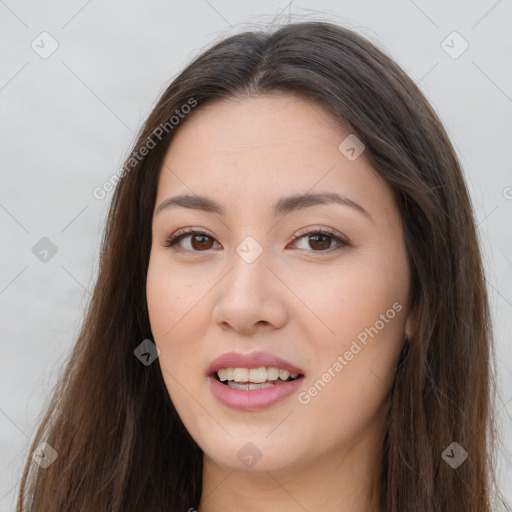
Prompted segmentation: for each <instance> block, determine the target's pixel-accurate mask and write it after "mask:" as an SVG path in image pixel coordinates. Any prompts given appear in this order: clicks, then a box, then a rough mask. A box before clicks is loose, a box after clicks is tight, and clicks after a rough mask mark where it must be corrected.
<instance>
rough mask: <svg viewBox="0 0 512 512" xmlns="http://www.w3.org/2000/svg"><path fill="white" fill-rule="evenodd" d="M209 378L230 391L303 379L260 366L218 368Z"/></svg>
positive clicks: (280, 370)
mask: <svg viewBox="0 0 512 512" xmlns="http://www.w3.org/2000/svg"><path fill="white" fill-rule="evenodd" d="M210 377H212V378H213V379H215V380H216V381H217V382H220V383H221V384H223V385H224V386H227V387H229V388H231V389H240V390H245V391H251V390H255V389H267V388H271V387H273V386H279V385H283V384H286V383H287V382H293V381H295V380H297V379H301V378H303V377H304V375H303V374H302V373H290V372H289V371H288V370H285V369H283V368H277V367H275V366H270V367H265V366H260V367H259V368H240V367H238V368H234V367H229V368H220V369H219V370H218V371H216V372H213V373H212V374H210Z"/></svg>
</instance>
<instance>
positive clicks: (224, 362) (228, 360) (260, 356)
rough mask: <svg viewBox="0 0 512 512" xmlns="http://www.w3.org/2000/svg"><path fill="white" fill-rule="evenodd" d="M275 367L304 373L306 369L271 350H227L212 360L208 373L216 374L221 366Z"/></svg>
mask: <svg viewBox="0 0 512 512" xmlns="http://www.w3.org/2000/svg"><path fill="white" fill-rule="evenodd" d="M262 366H265V367H269V366H271V367H274V368H280V369H283V370H288V371H289V372H290V373H299V374H301V375H304V371H303V370H301V369H300V368H298V367H297V366H295V365H293V364H292V363H290V362H288V361H285V360H284V359H281V358H280V357H277V356H275V355H274V354H271V353H270V352H251V353H249V354H243V353H241V352H226V353H225V354H222V355H220V356H219V357H217V358H216V359H214V360H213V361H212V363H211V364H210V366H209V367H208V375H214V374H215V373H216V372H217V371H218V370H219V369H220V368H249V369H251V368H260V367H262Z"/></svg>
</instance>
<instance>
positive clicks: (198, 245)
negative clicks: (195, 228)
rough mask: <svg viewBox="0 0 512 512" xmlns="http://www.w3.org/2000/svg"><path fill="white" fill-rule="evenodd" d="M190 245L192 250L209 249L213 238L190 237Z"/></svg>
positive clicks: (206, 236)
mask: <svg viewBox="0 0 512 512" xmlns="http://www.w3.org/2000/svg"><path fill="white" fill-rule="evenodd" d="M190 245H191V246H192V248H193V249H194V250H201V249H211V248H212V245H213V238H212V237H211V236H208V235H192V236H191V239H190Z"/></svg>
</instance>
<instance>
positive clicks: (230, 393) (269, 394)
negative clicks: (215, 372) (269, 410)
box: [208, 375, 304, 411]
mask: <svg viewBox="0 0 512 512" xmlns="http://www.w3.org/2000/svg"><path fill="white" fill-rule="evenodd" d="M303 380H304V378H303V377H299V378H298V379H295V380H292V381H290V382H285V383H283V384H274V385H273V386H272V387H271V388H265V389H251V390H243V389H231V388H230V387H228V386H226V385H225V384H222V382H220V381H218V380H217V379H216V378H215V377H213V376H211V375H209V376H208V384H209V385H210V389H211V390H212V393H213V394H214V395H215V397H216V398H217V399H218V400H219V401H220V402H221V403H223V404H224V405H227V406H228V407H232V408H233V409H239V410H241V411H255V410H258V409H263V408H264V407H270V406H271V405H273V404H275V403H277V402H279V401H280V400H284V399H285V398H286V397H287V396H289V395H291V394H292V393H293V392H296V391H297V389H298V388H299V387H300V386H301V385H302V381H303Z"/></svg>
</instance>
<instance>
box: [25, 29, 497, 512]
mask: <svg viewBox="0 0 512 512" xmlns="http://www.w3.org/2000/svg"><path fill="white" fill-rule="evenodd" d="M116 181H118V185H117V187H116V190H115V193H114V197H113V200H112V204H111V209H110V213H109V218H108V222H107V226H106V231H105V234H104V239H103V245H102V252H101V260H100V270H99V276H98V281H97V284H96V287H95V290H94V294H93V297H92V299H91V302H90V305H89V308H88V311H87V314H86V317H85V320H84V324H83V327H82V330H81V333H80V336H79V338H78V341H77V344H76V347H75V348H74V351H73V353H72V356H71V358H70V361H69V363H68V365H67V367H66V369H65V371H64V372H63V375H62V378H61V380H60V383H59V385H58V387H57V388H56V390H55V393H54V396H53V401H52V404H51V406H50V407H49V409H48V411H47V413H46V416H45V417H44V420H43V422H42V424H41V426H40V428H39V430H38V432H37V434H36V438H35V439H34V442H33V445H32V452H33V457H31V459H30V460H29V461H28V462H27V464H26V468H25V472H24V477H23V480H22V485H21V488H20V494H19V502H18V511H19V512H21V511H22V510H31V511H32V512H37V511H39V510H52V511H64V510H77V511H78V510H81V511H89V510H90V511H93V510H95V511H100V510H101V511H107V510H115V511H117V510H119V511H121V510H122V511H130V510H133V511H140V510H148V511H149V510H151V511H158V510H162V511H163V510H165V511H169V510H172V511H179V510H183V511H185V510H189V511H193V510H199V512H213V511H220V510H222V511H231V510H264V509H265V510H280V511H291V510H324V511H330V510H333V511H334V510H336V511H342V512H346V511H347V512H348V511H352V512H359V511H361V512H362V511H365V512H370V511H371V512H377V511H386V512H392V511H406V510H414V511H425V512H426V511H429V512H430V511H432V512H433V511H439V512H441V511H442V512H455V511H459V510H464V511H466V512H489V511H491V510H493V508H492V507H493V506H494V504H495V501H494V497H493V485H494V484H495V476H494V462H493V449H494V448H493V447H494V444H493V442H494V438H495V431H494V428H493V426H492V422H491V423H490V424H489V422H490V421H491V420H492V419H493V396H494V395H493V390H494V376H493V375H494V374H493V364H492V363H493V343H492V335H491V329H490V319H489V310H488V301H487V294H486V289H485V279H484V272H483V269H482V262H481V256H480V249H479V246H478V242H477V236H476V230H475V223H474V218H473V214H472V209H471V204H470V200H469V197H468V192H467V188H466V186H465V183H464V180H463V176H462V172H461V168H460V165H459V163H458V161H457V158H456V156H455V153H454V150H453V148H452V145H451V143H450V141H449V139H448V137H447V135H446V132H445V131H444V129H443V127H442V125H441V123H440V121H439V119H438V117H437V116H436V114H435V113H434V112H433V110H432V108H431V107H430V105H429V104H428V102H427V101H426V99H425V98H424V96H423V95H422V94H421V92H420V91H419V90H418V88H417V87H416V86H415V84H414V83H413V82H412V81H411V79H410V78H408V77H407V76H406V74H405V73H404V72H403V71H402V70H401V69H400V68H399V67H398V66H397V64H396V63H394V62H393V61H392V60H391V59H390V58H389V57H388V56H387V55H386V54H385V53H384V52H383V51H381V50H379V49H377V48H376V47H375V46H374V45H372V44H371V43H370V42H368V41H367V40H365V39H364V38H362V37H361V36H359V35H357V34H355V33H353V32H351V31H349V30H347V29H345V28H341V27H338V26H336V25H333V24H330V23H326V22H305V23H293V24H289V25H286V26H284V27H282V28H280V29H279V30H277V31H275V32H270V33H261V32H256V33H255V32H247V33H243V34H238V35H235V36H232V37H229V38H228V39H226V40H224V41H221V42H219V43H217V44H215V45H214V46H213V47H211V48H210V49H208V50H207V51H206V52H204V53H203V54H202V55H200V56H199V57H198V58H196V59H195V60H194V61H193V62H192V63H191V64H190V65H189V66H188V67H187V68H186V69H185V70H184V71H183V72H182V73H181V74H180V75H179V76H178V77H177V78H176V79H175V80H174V81H173V82H172V84H171V85H170V86H169V88H168V89H167V90H166V91H165V93H164V94H163V96H162V97H161V98H160V100H159V101H158V103H157V105H156V106H155V108H154V109H153V111H152V112H151V114H150V116H149V118H148V119H147V121H146V122H145V124H144V126H143V128H142V130H141V133H140V136H139V139H138V141H137V143H136V145H135V146H134V148H133V152H132V154H131V155H130V158H129V159H128V160H127V162H126V164H125V166H124V168H123V171H122V173H120V175H119V176H117V178H116ZM42 443H43V444H42ZM44 443H45V444H44ZM24 507H28V508H24Z"/></svg>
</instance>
